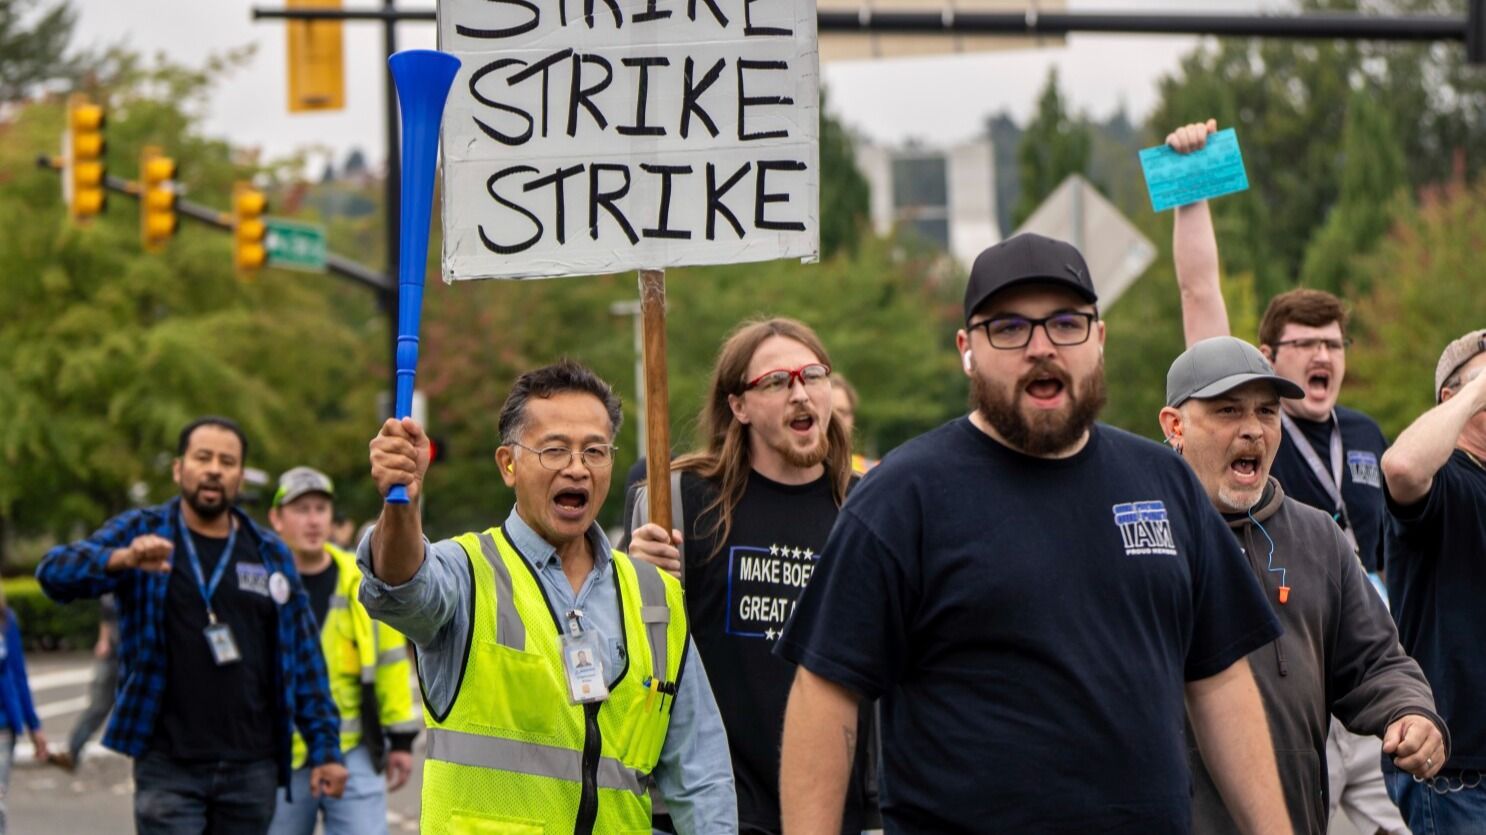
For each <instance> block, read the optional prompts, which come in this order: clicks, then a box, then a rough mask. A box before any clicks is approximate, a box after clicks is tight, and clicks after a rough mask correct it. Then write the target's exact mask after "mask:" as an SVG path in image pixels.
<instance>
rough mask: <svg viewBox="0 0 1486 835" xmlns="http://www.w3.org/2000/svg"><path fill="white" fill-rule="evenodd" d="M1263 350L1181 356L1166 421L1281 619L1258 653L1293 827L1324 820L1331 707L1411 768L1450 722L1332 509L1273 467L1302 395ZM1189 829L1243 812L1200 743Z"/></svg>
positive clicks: (1223, 343)
mask: <svg viewBox="0 0 1486 835" xmlns="http://www.w3.org/2000/svg"><path fill="white" fill-rule="evenodd" d="M1304 396H1305V392H1304V391H1303V390H1302V389H1301V388H1300V386H1298V385H1296V384H1295V383H1294V382H1292V381H1290V380H1289V379H1286V378H1285V377H1282V376H1280V375H1278V374H1276V373H1275V372H1274V369H1273V368H1272V367H1271V366H1270V364H1269V362H1268V361H1267V360H1266V359H1265V358H1264V355H1263V354H1261V353H1260V352H1259V349H1257V348H1255V347H1254V346H1252V345H1250V344H1248V343H1247V342H1244V341H1243V340H1240V339H1235V338H1233V337H1231V336H1219V337H1213V338H1211V339H1204V340H1202V341H1201V342H1198V343H1196V344H1195V345H1193V346H1192V347H1191V348H1189V349H1187V351H1186V352H1185V353H1183V354H1182V355H1181V356H1179V357H1177V359H1176V361H1175V362H1173V363H1172V364H1171V369H1170V371H1169V372H1168V373H1167V376H1166V403H1167V405H1166V407H1165V408H1163V409H1162V410H1161V414H1160V421H1161V429H1162V430H1163V431H1164V432H1165V433H1166V436H1167V439H1168V441H1169V442H1170V443H1171V445H1172V447H1173V448H1174V449H1176V450H1177V452H1179V453H1181V455H1182V457H1183V458H1184V459H1185V460H1186V461H1187V463H1188V465H1190V466H1191V467H1192V470H1193V471H1194V472H1195V473H1196V474H1197V478H1198V480H1199V481H1201V482H1202V485H1203V487H1204V488H1206V490H1207V494H1208V498H1209V499H1211V501H1212V503H1213V505H1214V506H1215V507H1217V509H1218V510H1219V511H1220V512H1221V513H1223V515H1224V517H1225V518H1226V519H1227V521H1228V526H1229V528H1230V529H1231V530H1232V531H1233V534H1234V536H1235V537H1237V538H1238V540H1239V544H1240V545H1242V546H1243V549H1244V553H1245V555H1246V556H1247V557H1248V560H1249V567H1250V568H1251V569H1252V570H1253V572H1254V576H1255V577H1256V578H1257V579H1258V580H1259V583H1260V584H1261V585H1262V586H1264V588H1265V592H1266V597H1267V599H1268V600H1269V603H1270V606H1271V607H1272V608H1273V610H1274V613H1275V615H1276V617H1278V618H1279V619H1280V622H1281V623H1282V624H1283V625H1284V627H1285V631H1284V634H1283V635H1281V636H1280V637H1279V638H1278V639H1277V640H1276V641H1275V642H1274V643H1273V644H1272V645H1270V646H1265V647H1261V648H1260V649H1257V650H1255V651H1254V652H1252V653H1251V654H1250V655H1249V666H1250V667H1251V668H1252V669H1253V671H1254V679H1255V681H1256V682H1257V683H1258V685H1259V692H1260V693H1261V694H1262V696H1263V698H1264V704H1265V711H1266V713H1267V714H1268V716H1269V729H1270V734H1271V737H1272V739H1273V742H1274V750H1275V752H1276V759H1277V760H1278V765H1279V770H1280V783H1281V784H1282V785H1283V786H1284V791H1285V802H1286V806H1287V807H1288V809H1289V813H1290V820H1291V823H1292V824H1293V825H1294V826H1295V830H1296V831H1297V832H1306V833H1315V835H1321V833H1324V832H1325V831H1326V827H1327V817H1328V816H1327V803H1326V792H1327V777H1326V772H1325V768H1326V736H1327V733H1328V731H1329V727H1330V719H1329V717H1330V715H1332V714H1334V715H1335V716H1336V717H1337V718H1338V719H1340V720H1341V722H1342V723H1343V724H1344V725H1345V726H1346V727H1347V728H1349V729H1350V730H1352V731H1354V732H1356V733H1365V734H1371V735H1374V736H1378V737H1381V738H1382V739H1383V752H1384V754H1385V755H1387V756H1388V757H1390V758H1391V759H1392V761H1393V763H1394V764H1395V765H1396V766H1397V767H1398V768H1400V769H1402V770H1403V771H1406V772H1409V773H1411V774H1414V775H1417V776H1419V777H1421V778H1422V777H1430V776H1433V774H1434V773H1435V772H1436V771H1437V770H1438V769H1439V767H1440V766H1441V765H1442V764H1443V762H1444V758H1445V752H1446V748H1447V745H1448V742H1447V740H1448V737H1447V736H1446V734H1445V723H1444V721H1443V720H1442V719H1440V718H1439V716H1438V714H1437V713H1436V712H1435V706H1434V697H1433V694H1432V693H1431V691H1430V688H1429V685H1428V683H1427V682H1426V681H1425V679H1424V674H1423V673H1422V672H1421V671H1420V669H1419V665H1418V664H1416V663H1415V662H1414V661H1413V659H1411V658H1409V657H1408V656H1407V655H1406V654H1405V653H1404V651H1403V648H1402V647H1401V646H1399V643H1398V633H1397V632H1396V631H1395V629H1394V626H1393V622H1392V620H1390V619H1389V616H1388V611H1387V609H1386V608H1385V607H1384V606H1383V602H1382V600H1381V599H1380V598H1379V597H1378V596H1377V594H1376V593H1375V592H1373V590H1372V587H1371V585H1370V584H1369V582H1368V580H1367V577H1366V575H1365V574H1364V573H1363V570H1362V564H1361V563H1360V562H1358V560H1357V557H1356V554H1355V553H1354V552H1353V550H1352V547H1351V545H1350V543H1348V542H1347V539H1346V537H1345V536H1344V535H1343V534H1342V531H1341V529H1340V528H1339V527H1337V525H1336V522H1335V521H1334V520H1333V519H1332V518H1331V517H1330V516H1329V515H1328V514H1326V513H1325V512H1324V511H1321V510H1317V509H1315V508H1313V507H1310V506H1309V505H1306V504H1302V503H1301V502H1298V501H1296V500H1294V499H1290V498H1287V497H1286V496H1285V493H1284V490H1283V489H1282V488H1281V487H1280V483H1279V481H1278V480H1276V479H1274V478H1271V477H1270V475H1269V468H1270V465H1271V464H1273V463H1274V457H1275V453H1276V452H1277V451H1278V449H1279V443H1280V437H1281V429H1280V399H1281V398H1300V397H1304ZM1191 763H1192V769H1193V786H1194V796H1193V804H1192V817H1193V831H1194V832H1198V833H1209V832H1211V833H1227V832H1232V831H1235V829H1234V823H1233V821H1232V819H1231V818H1230V816H1229V814H1228V810H1227V809H1226V808H1225V807H1224V805H1223V800H1222V797H1221V796H1220V795H1219V793H1218V790H1217V788H1216V786H1215V785H1214V783H1213V781H1212V779H1211V778H1210V777H1209V776H1208V774H1207V772H1206V770H1205V768H1204V766H1203V762H1202V758H1201V757H1200V756H1199V755H1198V752H1197V750H1196V749H1195V748H1193V749H1192V751H1191Z"/></svg>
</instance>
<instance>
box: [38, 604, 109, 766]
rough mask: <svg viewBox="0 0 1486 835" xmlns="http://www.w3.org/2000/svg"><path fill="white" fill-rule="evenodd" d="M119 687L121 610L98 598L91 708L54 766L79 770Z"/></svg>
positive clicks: (53, 759)
mask: <svg viewBox="0 0 1486 835" xmlns="http://www.w3.org/2000/svg"><path fill="white" fill-rule="evenodd" d="M118 687H119V609H118V605H117V604H116V603H115V602H114V596H113V595H111V594H105V595H103V596H102V597H100V598H98V640H97V641H96V642H94V644H93V678H92V681H91V683H89V685H88V706H87V707H86V708H85V709H84V710H83V712H82V714H81V715H80V716H78V717H77V724H75V725H73V726H72V733H71V734H70V735H69V736H68V737H67V750H65V751H53V752H52V753H51V756H50V757H49V761H50V762H51V764H52V765H55V766H58V767H59V768H62V769H64V770H66V771H76V770H77V767H78V766H79V765H81V764H82V761H83V747H84V746H86V745H87V744H88V740H89V739H90V738H91V737H92V736H93V734H94V733H97V731H98V729H99V728H101V727H103V721H104V720H105V719H107V718H108V714H109V713H110V712H111V711H112V710H113V709H114V693H115V691H116V690H117V689H118Z"/></svg>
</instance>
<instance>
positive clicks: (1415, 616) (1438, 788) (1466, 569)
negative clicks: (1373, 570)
mask: <svg viewBox="0 0 1486 835" xmlns="http://www.w3.org/2000/svg"><path fill="white" fill-rule="evenodd" d="M1434 392H1435V398H1436V402H1437V403H1438V405H1437V406H1435V407H1434V408H1433V409H1430V410H1429V411H1427V412H1425V413H1424V414H1423V415H1422V416H1420V417H1419V419H1418V420H1416V421H1414V422H1413V423H1412V424H1410V425H1409V427H1408V428H1407V429H1405V430H1404V431H1403V432H1402V433H1400V434H1399V436H1398V440H1397V441H1395V442H1394V443H1393V446H1392V448H1390V449H1389V450H1388V453H1387V454H1386V455H1384V456H1383V478H1384V479H1385V480H1386V482H1387V485H1388V542H1387V566H1388V596H1389V598H1390V600H1391V601H1392V604H1393V620H1394V621H1395V622H1396V623H1397V624H1398V634H1399V637H1400V638H1401V639H1402V640H1403V646H1404V649H1406V650H1408V651H1409V653H1410V654H1411V655H1413V656H1414V657H1415V658H1417V659H1418V660H1419V666H1421V667H1423V668H1424V675H1425V676H1426V677H1427V678H1428V679H1429V683H1430V685H1431V686H1432V687H1434V695H1435V701H1436V703H1438V705H1439V710H1440V715H1441V716H1443V717H1444V718H1445V721H1446V722H1448V723H1449V724H1450V734H1451V737H1452V739H1451V742H1452V745H1451V746H1450V754H1449V759H1448V760H1446V761H1445V762H1443V763H1440V762H1439V761H1438V760H1436V761H1435V765H1437V766H1442V768H1441V769H1440V771H1439V773H1438V774H1436V775H1435V776H1434V777H1433V778H1432V779H1429V780H1424V781H1420V780H1417V779H1415V777H1414V776H1412V775H1410V774H1407V773H1405V772H1403V771H1400V770H1398V769H1396V768H1394V767H1393V765H1392V764H1391V763H1389V762H1388V761H1387V760H1386V759H1385V760H1384V762H1383V769H1384V774H1385V777H1386V779H1387V781H1388V794H1389V795H1390V796H1391V797H1392V798H1393V800H1394V801H1395V802H1397V803H1398V808H1399V809H1401V810H1402V811H1403V813H1404V818H1405V819H1406V820H1407V821H1408V822H1409V826H1410V827H1412V828H1413V829H1414V831H1415V832H1440V833H1450V832H1482V831H1486V710H1483V706H1486V654H1483V653H1482V652H1481V636H1482V635H1483V634H1486V607H1483V606H1482V601H1483V600H1486V330H1478V331H1474V332H1472V333H1468V334H1466V335H1465V336H1462V337H1460V338H1459V339H1456V340H1455V341H1453V342H1451V343H1450V344H1449V345H1447V346H1446V347H1445V350H1444V352H1443V353H1442V354H1441V355H1440V360H1439V364H1438V365H1437V366H1436V367H1435V374H1434ZM1431 827H1432V828H1431Z"/></svg>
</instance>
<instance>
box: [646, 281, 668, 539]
mask: <svg viewBox="0 0 1486 835" xmlns="http://www.w3.org/2000/svg"><path fill="white" fill-rule="evenodd" d="M640 321H641V328H642V329H643V330H642V332H643V334H644V340H645V472H646V473H647V474H652V473H653V474H655V475H656V476H658V477H649V479H648V480H649V484H648V485H647V489H648V495H649V497H650V518H651V519H652V520H654V521H656V522H658V523H659V524H660V526H661V527H667V528H668V527H670V522H669V521H667V520H669V519H670V518H671V478H670V472H671V409H670V402H671V400H670V396H669V389H670V384H669V381H668V380H669V378H668V375H667V371H666V271H665V270H640Z"/></svg>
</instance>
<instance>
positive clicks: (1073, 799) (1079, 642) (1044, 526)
mask: <svg viewBox="0 0 1486 835" xmlns="http://www.w3.org/2000/svg"><path fill="white" fill-rule="evenodd" d="M1279 634H1280V627H1279V624H1278V622H1277V621H1276V620H1275V617H1274V615H1273V613H1272V612H1271V611H1270V608H1269V605H1268V604H1267V603H1266V602H1265V600H1264V597H1263V591H1262V590H1261V589H1260V587H1259V584H1258V582H1257V581H1256V580H1255V579H1254V576H1253V574H1252V573H1251V572H1250V570H1249V567H1248V564H1247V562H1246V561H1245V559H1244V556H1243V553H1242V552H1241V551H1240V549H1239V547H1238V543H1237V542H1236V541H1235V540H1234V537H1233V535H1232V533H1231V532H1230V531H1229V530H1228V527H1227V526H1226V525H1225V524H1224V522H1223V519H1222V517H1221V516H1219V515H1218V513H1217V511H1216V510H1215V509H1214V508H1213V506H1212V504H1211V503H1210V502H1209V500H1208V498H1207V495H1206V493H1205V492H1204V491H1203V489H1202V485H1201V484H1200V483H1199V482H1198V481H1197V479H1196V477H1195V476H1194V475H1193V474H1192V471H1191V470H1190V468H1188V467H1187V465H1186V464H1185V463H1183V462H1182V460H1181V459H1180V458H1179V457H1178V456H1177V455H1176V454H1175V453H1173V452H1171V451H1170V450H1167V449H1164V448H1163V447H1161V446H1159V445H1157V444H1154V443H1152V442H1150V441H1148V440H1145V439H1141V438H1137V437H1135V436H1134V435H1131V434H1129V433H1126V432H1122V431H1120V430H1118V429H1113V428H1111V427H1108V426H1103V425H1098V426H1096V427H1095V428H1094V429H1093V431H1092V432H1091V435H1090V438H1089V441H1088V443H1087V444H1086V445H1085V446H1084V448H1083V449H1081V450H1080V451H1079V452H1078V453H1076V454H1075V455H1073V456H1071V457H1068V458H1065V459H1057V460H1053V459H1043V458H1034V457H1030V456H1026V455H1023V454H1020V453H1018V452H1015V451H1013V450H1011V449H1008V448H1007V447H1005V446H1002V445H1001V444H999V443H997V442H996V441H994V440H992V439H991V438H990V437H989V436H988V435H986V434H985V433H983V432H982V431H980V430H979V429H978V428H976V427H975V426H974V424H972V423H971V422H970V420H969V419H968V418H959V419H957V420H954V421H952V422H950V423H948V424H946V425H944V426H941V427H940V428H938V429H936V430H934V431H932V432H929V433H927V434H926V435H922V436H920V437H918V438H916V439H914V440H912V441H910V442H908V443H907V444H905V445H904V446H902V447H899V448H898V449H897V450H894V451H893V452H892V453H891V454H889V455H888V456H887V457H886V458H885V459H884V460H883V462H882V463H881V464H879V465H878V466H877V468H876V469H874V470H873V471H872V472H870V473H868V474H867V476H866V477H865V478H864V479H863V480H862V483H861V485H860V486H859V487H858V488H857V489H856V490H855V491H854V492H853V494H852V496H851V498H850V500H848V501H847V503H846V505H845V507H844V508H843V509H842V511H841V515H840V517H839V518H838V519H837V522H836V526H835V528H834V529H833V530H832V532H831V536H830V540H829V542H828V543H827V545H826V547H825V553H824V554H823V556H822V557H821V560H820V563H819V565H818V567H817V570H816V574H815V578H814V580H813V582H812V583H811V585H810V586H809V588H807V589H806V590H805V593H804V595H803V596H802V597H801V599H800V603H799V606H798V607H797V609H796V611H795V615H794V618H793V619H792V620H791V622H790V624H789V625H788V626H787V627H786V629H785V633H784V635H783V637H782V638H781V639H780V640H779V642H778V650H777V651H778V652H779V653H780V654H781V655H783V656H784V657H785V658H788V659H790V660H792V661H795V662H797V663H799V664H801V665H803V666H804V667H806V668H807V669H809V670H810V671H811V672H814V673H816V674H817V675H820V676H823V677H825V678H827V679H830V680H832V681H835V682H837V683H839V684H841V685H843V686H846V687H848V688H850V689H851V690H853V691H855V692H857V693H859V694H861V695H863V696H865V697H867V698H881V705H882V726H881V728H880V730H881V734H882V748H883V751H884V752H885V753H884V759H883V764H882V776H881V787H882V814H883V819H884V823H885V825H886V829H887V831H888V832H951V831H953V832H987V831H996V832H1070V833H1071V832H1079V833H1083V832H1096V831H1097V832H1127V833H1137V832H1138V833H1142V835H1150V833H1186V832H1187V831H1188V830H1189V828H1190V823H1191V775H1190V772H1189V770H1188V767H1187V746H1186V738H1185V734H1184V733H1183V720H1184V718H1185V716H1186V709H1185V701H1184V698H1185V684H1186V682H1189V681H1194V680H1199V679H1204V678H1208V677H1210V676H1213V675H1216V674H1218V673H1220V672H1222V671H1223V670H1225V669H1227V668H1228V667H1229V666H1231V665H1232V664H1233V663H1234V662H1236V661H1238V660H1240V659H1241V658H1243V657H1244V656H1245V655H1247V654H1248V653H1249V652H1251V651H1253V650H1255V649H1257V648H1259V647H1261V646H1263V645H1264V644H1266V643H1268V642H1269V641H1272V640H1274V638H1275V637H1277V636H1278V635H1279ZM709 671H710V667H709Z"/></svg>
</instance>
